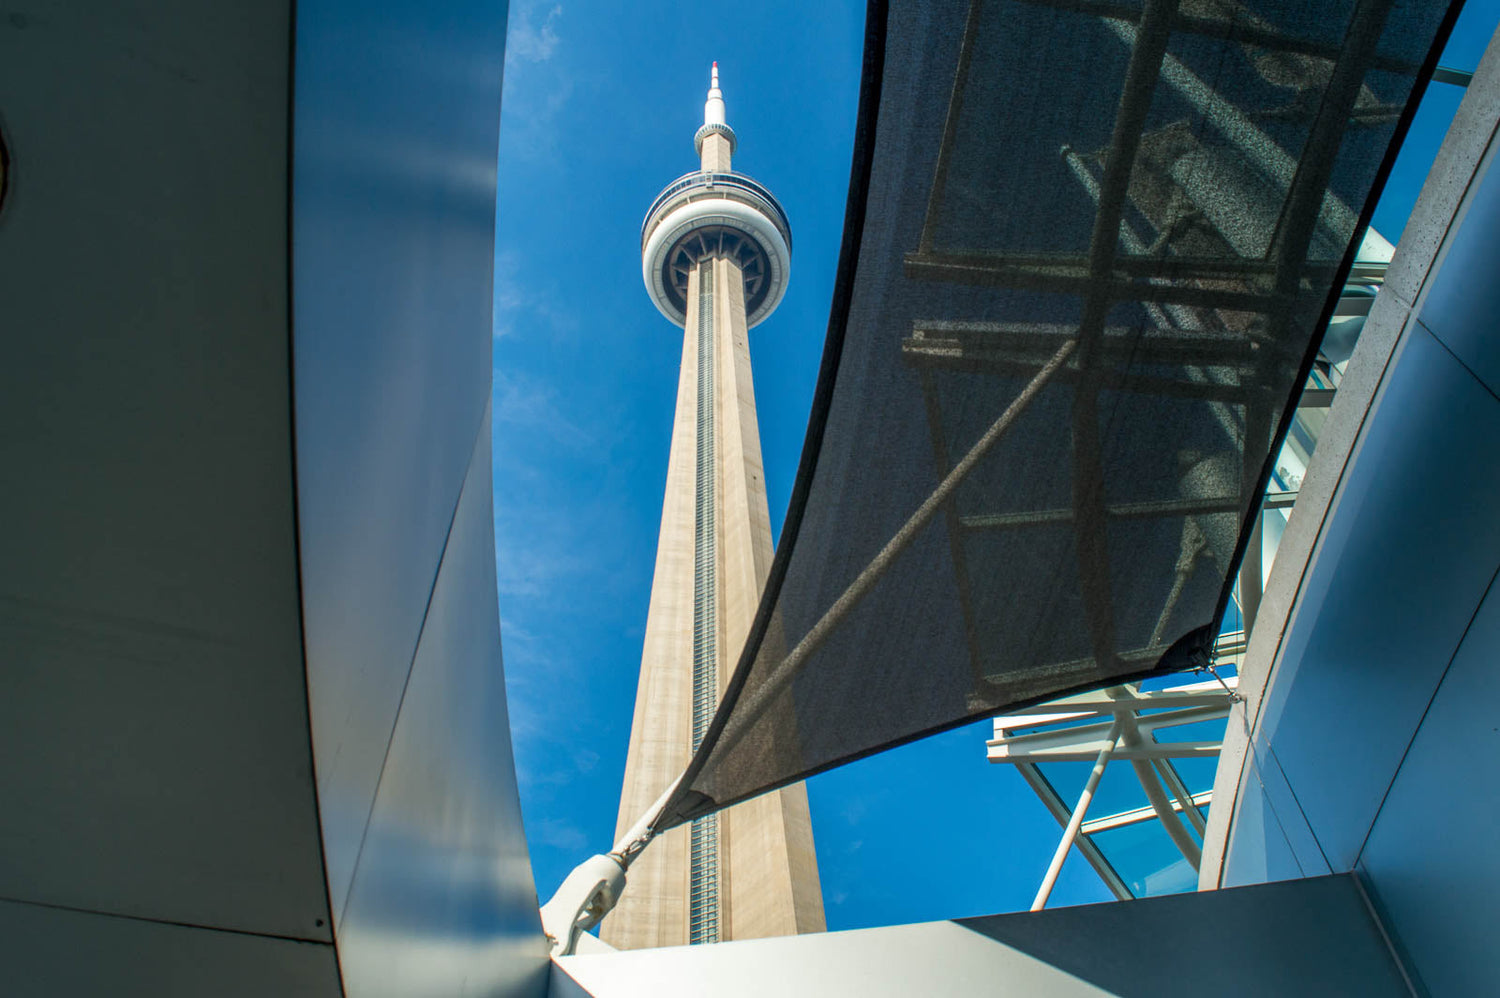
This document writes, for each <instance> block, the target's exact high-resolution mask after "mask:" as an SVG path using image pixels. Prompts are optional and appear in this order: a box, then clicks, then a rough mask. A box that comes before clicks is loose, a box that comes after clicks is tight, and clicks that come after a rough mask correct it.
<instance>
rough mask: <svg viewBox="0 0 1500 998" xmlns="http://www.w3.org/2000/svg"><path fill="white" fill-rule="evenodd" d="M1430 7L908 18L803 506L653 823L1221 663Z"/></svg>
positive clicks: (889, 79)
mask: <svg viewBox="0 0 1500 998" xmlns="http://www.w3.org/2000/svg"><path fill="white" fill-rule="evenodd" d="M1446 13H1447V7H1446V5H1444V4H1425V5H1423V4H1419V5H1411V6H1401V7H1397V6H1395V5H1393V4H1391V3H1389V2H1386V0H1358V2H1353V3H1346V2H1342V0H1326V2H1322V3H1314V4H1306V3H1283V2H1276V0H1265V2H1256V3H1236V4H1230V5H1224V6H1222V7H1218V6H1216V7H1213V8H1211V9H1205V8H1201V7H1200V6H1198V5H1189V4H1184V5H1182V6H1181V7H1180V8H1179V5H1178V4H1176V3H1174V2H1171V0H1148V2H1146V3H1144V4H1141V5H1139V6H1137V5H1133V4H1123V5H1109V6H1108V7H1104V6H1100V5H1095V4H1090V3H1076V2H1056V3H1053V2H1045V0H1036V2H1015V0H1010V2H982V0H974V2H972V3H968V4H959V3H948V4H942V5H938V6H932V5H925V4H924V5H918V4H904V3H897V4H895V5H893V7H892V9H891V11H890V17H889V20H888V22H884V23H885V26H886V34H885V37H884V38H880V39H878V40H877V42H876V44H875V46H874V47H875V48H877V49H878V51H877V52H875V54H874V55H873V56H872V66H873V67H874V68H873V70H872V72H871V74H870V75H871V76H873V77H877V78H878V79H879V87H878V88H877V91H878V124H877V105H876V102H875V101H874V100H871V99H870V95H869V92H868V91H867V95H866V100H865V104H864V109H863V111H862V115H863V117H862V124H861V128H862V130H863V135H864V139H863V140H862V141H864V142H865V143H869V142H871V141H873V143H874V147H873V150H872V151H871V153H870V161H869V163H868V167H867V169H868V173H867V174H862V173H861V172H860V171H861V169H862V168H866V167H864V165H863V162H862V161H860V160H859V159H857V160H856V185H855V191H856V194H855V197H856V198H857V199H859V200H857V201H856V202H855V203H854V204H853V208H854V211H853V212H852V214H851V219H852V220H853V221H854V223H855V224H856V228H855V230H854V232H855V233H856V235H858V237H859V244H858V251H857V254H856V253H854V252H852V251H851V252H849V253H847V254H846V259H845V260H844V261H843V269H844V272H845V276H844V278H843V284H842V285H841V288H842V290H841V292H840V294H841V295H847V298H841V299H839V300H838V301H836V307H835V316H834V320H833V322H832V324H831V331H830V346H829V354H828V357H827V362H826V363H825V370H824V377H823V379H822V382H821V383H820V388H819V393H820V394H819V403H818V405H819V408H818V409H817V410H816V411H817V412H818V413H820V415H819V416H816V417H815V420H814V425H813V427H812V430H811V431H810V435H809V447H808V450H807V452H806V454H805V455H804V465H803V468H802V473H801V475H800V477H799V484H798V491H797V494H796V496H797V498H796V499H795V500H794V505H793V508H792V510H791V512H790V513H789V516H788V521H787V523H788V527H787V529H786V532H785V533H784V535H783V543H782V549H781V550H780V551H779V552H778V560H777V566H776V568H775V569H774V570H773V573H772V583H771V585H770V586H769V587H768V592H767V597H766V599H765V601H764V602H763V604H762V607H761V613H760V616H759V618H758V621H757V630H756V631H755V632H754V635H753V637H752V640H751V643H750V645H749V647H748V648H747V649H746V652H745V654H744V656H743V657H742V659H741V661H740V665H739V667H738V669H737V671H736V674H735V678H734V680H733V681H732V682H731V685H730V690H729V693H728V695H727V696H726V698H725V703H724V704H723V705H722V706H721V709H720V712H719V715H718V717H717V718H716V720H715V725H714V728H713V729H712V730H711V732H710V735H709V738H708V739H707V741H706V742H705V747H704V749H703V751H701V752H700V753H699V754H698V755H697V757H696V758H695V760H694V763H693V766H692V767H690V769H689V773H688V779H687V780H686V781H685V782H684V784H683V786H682V788H681V789H680V790H679V792H678V794H677V797H676V799H675V800H674V801H673V802H672V803H671V804H669V806H668V807H667V808H666V810H665V811H664V813H663V816H662V818H661V820H660V821H659V822H658V827H666V826H668V825H671V824H673V823H676V822H679V821H682V820H684V819H686V818H689V817H692V816H693V815H695V814H698V813H702V812H703V811H706V810H711V809H712V808H714V807H718V806H723V805H725V804H727V803H732V802H734V801H736V800H739V799H741V798H743V797H746V796H749V795H752V794H755V793H758V792H760V791H762V790H764V789H766V788H768V787H772V786H776V785H779V784H782V783H785V782H789V781H791V780H794V779H798V778H801V777H803V776H805V775H807V774H809V773H811V772H816V771H817V770H819V769H822V768H825V767H828V766H831V765H836V764H838V763H839V762H841V761H845V760H848V759H851V758H855V757H857V756H859V755H861V754H863V753H867V752H870V751H875V750H878V749H880V748H882V747H887V746H889V745H892V744H895V743H899V742H901V741H905V740H908V739H911V738H915V737H919V736H921V735H923V734H926V733H930V732H933V731H936V730H941V729H942V728H945V727H948V726H951V725H953V724H956V723H959V722H961V721H963V720H966V719H970V718H973V717H978V716H984V715H987V714H994V713H997V712H1000V711H1003V710H1005V709H1007V708H1009V707H1013V706H1015V705H1018V704H1024V703H1028V702H1035V701H1037V700H1039V699H1042V698H1045V697H1049V696H1055V695H1057V694H1058V693H1060V692H1066V691H1068V690H1076V689H1082V688H1088V687H1094V686H1101V685H1108V684H1110V683H1112V682H1118V681H1120V680H1121V679H1124V678H1126V677H1130V676H1137V677H1138V676H1143V675H1148V674H1153V673H1160V672H1170V671H1175V670H1178V669H1182V668H1185V667H1188V666H1191V665H1194V664H1198V663H1200V662H1203V661H1206V660H1208V659H1209V658H1210V657H1211V654H1212V641H1213V639H1214V637H1215V636H1216V634H1217V632H1218V624H1219V619H1220V616H1221V615H1222V612H1223V607H1224V605H1225V604H1226V603H1227V602H1228V597H1229V591H1230V590H1231V589H1232V585H1233V580H1232V575H1231V573H1232V570H1233V568H1234V566H1235V564H1236V563H1237V561H1238V560H1239V550H1240V548H1241V546H1242V545H1243V544H1244V543H1245V540H1246V539H1247V529H1246V528H1247V527H1248V525H1249V524H1251V522H1252V519H1253V516H1254V513H1255V511H1256V509H1257V506H1258V503H1259V501H1260V495H1261V491H1262V489H1263V488H1264V486H1265V481H1266V478H1267V476H1268V474H1269V472H1270V470H1271V468H1270V464H1271V461H1270V458H1271V455H1272V454H1273V452H1274V450H1275V448H1276V446H1277V445H1278V444H1279V442H1280V441H1281V439H1282V438H1283V437H1284V436H1285V434H1286V432H1287V420H1286V415H1287V414H1288V412H1289V411H1290V407H1289V402H1290V400H1291V397H1292V395H1293V394H1294V392H1296V391H1299V390H1300V389H1301V387H1302V384H1303V381H1304V379H1305V378H1306V375H1307V371H1308V369H1309V368H1310V366H1311V361H1312V357H1313V352H1314V351H1313V348H1312V346H1311V344H1312V338H1313V336H1314V333H1315V331H1316V330H1317V329H1318V328H1319V327H1320V322H1319V319H1320V317H1321V316H1322V315H1323V314H1325V313H1326V312H1327V311H1329V310H1331V309H1332V307H1333V304H1334V301H1335V299H1336V297H1337V289H1338V287H1339V286H1340V285H1341V284H1342V275H1343V274H1345V273H1347V272H1348V270H1349V267H1350V264H1351V262H1352V258H1353V250H1354V246H1353V242H1354V237H1355V235H1356V231H1357V228H1358V224H1359V219H1360V217H1361V215H1362V214H1363V213H1364V212H1365V210H1366V207H1367V205H1368V204H1369V202H1370V200H1371V192H1372V190H1373V188H1374V187H1375V185H1376V182H1377V178H1378V176H1379V173H1380V170H1381V168H1382V163H1383V162H1385V161H1386V159H1387V158H1388V153H1389V150H1390V148H1391V145H1392V142H1393V140H1394V139H1395V137H1396V135H1397V132H1398V125H1399V123H1400V121H1401V120H1402V119H1403V116H1404V115H1406V114H1407V113H1408V110H1409V107H1410V102H1411V98H1412V96H1413V93H1414V88H1415V87H1416V84H1417V82H1418V78H1419V76H1420V72H1421V67H1422V65H1423V64H1424V62H1425V61H1426V60H1427V59H1428V56H1429V51H1430V49H1431V47H1432V46H1433V44H1434V42H1435V40H1436V39H1437V38H1438V36H1439V35H1440V34H1441V31H1442V29H1443V26H1444V24H1445V15H1446ZM1247 32H1248V34H1247ZM1058 66H1067V67H1070V71H1069V72H1065V73H1060V72H1057V71H1056V67H1058ZM872 133H873V138H872ZM866 185H867V186H866ZM859 226H862V227H859ZM856 258H857V263H858V266H857V269H856V268H855V266H854V265H855V261H856ZM851 275H852V276H851ZM845 305H847V310H848V311H847V316H845V315H844V313H843V312H842V308H843V307H844V306H845ZM825 407H826V408H825ZM822 413H826V417H824V416H823V415H821V414H822ZM783 639H784V640H783ZM784 649H790V651H784Z"/></svg>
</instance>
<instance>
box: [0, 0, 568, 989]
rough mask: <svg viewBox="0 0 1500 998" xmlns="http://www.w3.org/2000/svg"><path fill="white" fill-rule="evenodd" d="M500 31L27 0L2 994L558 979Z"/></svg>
mask: <svg viewBox="0 0 1500 998" xmlns="http://www.w3.org/2000/svg"><path fill="white" fill-rule="evenodd" d="M294 16H295V23H293V18H294ZM505 24H506V6H505V4H504V3H503V2H501V3H456V4H442V5H431V6H429V5H426V4H421V3H415V2H413V3H407V4H400V3H380V4H373V5H371V4H356V3H339V2H319V0H303V2H300V3H298V4H296V5H295V15H294V13H293V7H292V5H289V4H280V5H276V4H272V5H266V4H260V3H250V2H240V0H223V2H218V3H214V4H201V3H196V2H194V3H186V2H173V0H144V2H127V3H120V2H110V3H84V4H67V5H60V4H50V3H35V2H33V3H27V2H22V3H19V4H12V5H10V6H9V7H8V8H7V10H6V12H5V13H4V15H3V16H0V132H3V136H4V139H5V143H6V146H7V148H8V149H9V152H10V154H11V157H12V159H11V162H10V168H9V171H8V173H9V176H8V178H7V183H8V191H7V194H6V198H5V202H4V205H3V207H0V425H3V426H4V427H5V429H4V431H3V432H0V467H3V468H4V469H5V471H4V481H3V487H0V523H3V524H4V525H5V527H4V529H3V530H0V991H3V992H4V993H5V994H7V995H12V994H19V995H33V994H35V995H46V996H49V998H50V996H56V995H70V994H95V993H103V992H108V993H111V994H149V995H166V994H191V995H198V994H225V995H235V994H244V995H267V994H278V995H280V994H288V995H304V994H305V995H337V994H340V993H345V992H346V993H348V994H351V995H383V994H400V995H420V994H442V995H448V994H455V993H460V992H463V993H470V994H523V995H524V994H538V993H540V992H541V991H542V990H543V989H544V988H545V982H546V973H547V963H546V947H545V944H544V941H543V937H542V935H541V931H540V925H539V920H538V916H537V912H536V896H535V888H534V886H533V884H532V880H531V875H530V866H529V862H528V859H527V856H526V851H525V844H524V837H523V835H522V830H521V819H520V810H519V805H518V801H517V796H516V786H515V775H514V771H513V768H512V761H511V754H510V744H509V734H508V730H509V729H508V723H507V717H506V704H505V694H504V676H503V669H502V664H501V657H500V635H499V622H498V615H497V610H496V598H495V566H494V543H493V536H492V528H491V516H492V514H491V499H490V491H491V481H490V463H489V443H490V438H489V429H488V428H489V416H488V408H487V407H488V399H489V392H490V337H491V332H490V327H491V293H490V292H491V288H490V273H491V268H492V257H493V229H494V179H495V153H496V147H497V141H498V127H499V110H500V76H501V71H502V67H503V63H504V39H505ZM294 50H295V67H294V66H293V59H294V56H293V51H294ZM294 68H295V80H296V88H295V92H293V91H292V90H291V85H292V80H293V69H294ZM294 128H295V133H294V131H293V130H294ZM294 386H295V387H294ZM294 412H295V415H294ZM304 637H305V649H304ZM320 808H321V816H320ZM325 859H326V862H327V865H326V868H325ZM330 899H331V903H330ZM336 950H337V952H336ZM341 975H342V982H341Z"/></svg>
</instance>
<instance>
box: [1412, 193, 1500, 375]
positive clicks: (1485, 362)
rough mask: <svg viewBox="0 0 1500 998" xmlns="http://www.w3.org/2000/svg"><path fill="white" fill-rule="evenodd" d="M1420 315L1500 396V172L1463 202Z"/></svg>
mask: <svg viewBox="0 0 1500 998" xmlns="http://www.w3.org/2000/svg"><path fill="white" fill-rule="evenodd" d="M1438 266H1439V267H1441V268H1442V270H1441V272H1440V274H1439V276H1438V278H1437V279H1436V280H1435V281H1434V282H1433V284H1432V287H1431V289H1430V290H1429V291H1428V293H1427V298H1426V299H1425V300H1424V301H1423V302H1422V307H1421V312H1420V313H1419V315H1418V318H1419V319H1420V320H1421V322H1422V324H1423V325H1424V326H1426V327H1427V329H1428V331H1429V332H1431V333H1432V334H1433V335H1434V336H1436V337H1437V338H1438V340H1439V341H1441V342H1442V343H1443V345H1444V346H1446V347H1447V348H1448V349H1449V350H1452V351H1453V353H1454V354H1455V355H1456V356H1457V357H1458V359H1459V360H1460V361H1462V362H1463V364H1464V365H1465V366H1466V367H1468V368H1469V370H1470V371H1472V372H1473V373H1474V375H1475V377H1477V378H1479V379H1480V380H1481V381H1483V382H1484V383H1485V385H1486V386H1487V387H1488V388H1489V390H1490V391H1492V392H1495V393H1496V394H1500V336H1497V335H1495V327H1496V324H1497V322H1500V281H1497V280H1495V276H1496V274H1500V170H1495V169H1490V170H1487V171H1486V172H1485V174H1484V176H1483V177H1482V178H1481V179H1480V180H1479V183H1478V185H1477V187H1476V189H1475V190H1474V192H1473V193H1472V194H1471V195H1470V197H1469V201H1468V203H1467V204H1466V205H1465V206H1464V214H1463V218H1462V219H1461V220H1460V221H1459V228H1458V232H1457V233H1456V234H1454V235H1453V236H1452V237H1450V240H1449V243H1448V245H1447V247H1446V248H1445V250H1444V256H1443V258H1442V259H1441V260H1439V261H1438Z"/></svg>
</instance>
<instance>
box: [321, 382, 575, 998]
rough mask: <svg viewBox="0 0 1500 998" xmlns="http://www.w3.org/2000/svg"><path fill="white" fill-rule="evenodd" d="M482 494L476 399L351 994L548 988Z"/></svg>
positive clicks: (368, 856) (351, 940)
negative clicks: (469, 448)
mask: <svg viewBox="0 0 1500 998" xmlns="http://www.w3.org/2000/svg"><path fill="white" fill-rule="evenodd" d="M490 496H491V486H490V433H489V410H488V409H486V410H485V419H484V429H483V430H482V431H481V432H480V435H479V439H478V440H477V441H475V444H474V451H473V455H472V458H471V460H470V463H469V467H468V473H467V477H466V479H465V482H464V486H463V492H462V495H461V496H460V498H459V502H458V509H457V511H456V513H455V515H454V519H453V529H452V531H451V532H450V533H449V535H448V542H447V546H446V548H445V549H444V551H443V555H442V561H441V563H440V565H439V568H438V575H437V581H436V583H435V584H434V586H433V590H432V603H431V605H430V606H429V607H428V611H427V617H426V620H425V621H424V623H423V626H422V637H421V640H420V641H419V643H418V645H417V653H416V656H415V658H414V659H413V661H412V669H411V677H410V679H409V680H408V681H407V684H406V691H405V693H404V695H403V696H402V699H401V710H400V714H399V715H398V717H397V720H396V730H395V733H394V734H393V735H392V738H391V746H390V754H389V755H388V756H387V758H386V761H385V767H384V770H383V772H382V775H381V779H380V790H379V793H378V794H377V795H376V797H375V806H374V808H373V810H372V811H371V813H370V823H369V826H368V828H367V829H366V831H365V836H364V844H363V847H362V848H361V850H360V855H359V861H358V865H356V867H355V869H354V883H353V887H352V888H351V890H350V892H349V903H348V905H347V906H346V907H345V909H344V916H343V918H342V920H341V921H340V923H339V926H338V929H339V933H338V934H339V959H340V961H341V962H342V964H343V969H344V981H345V984H346V985H347V986H348V989H349V993H350V994H351V995H357V996H365V995H392V996H401V998H415V996H420V995H432V996H434V998H441V996H447V995H458V994H484V995H525V994H540V993H542V992H543V991H545V988H546V976H547V946H546V943H545V942H544V940H543V937H542V934H541V932H540V930H539V925H540V923H539V921H538V915H537V905H536V892H535V889H534V887H533V886H532V881H531V861H530V859H529V857H528V856H527V853H526V838H525V835H524V833H523V832H522V828H521V814H520V807H519V804H518V800H517V797H516V777H515V768H514V762H513V758H512V755H511V743H510V727H509V725H508V724H507V723H506V716H507V710H506V700H505V670H504V667H503V666H502V664H501V660H500V621H499V618H498V616H497V615H496V613H495V605H496V594H495V555H494V550H495V545H494V507H493V503H492V502H491V498H490Z"/></svg>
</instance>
